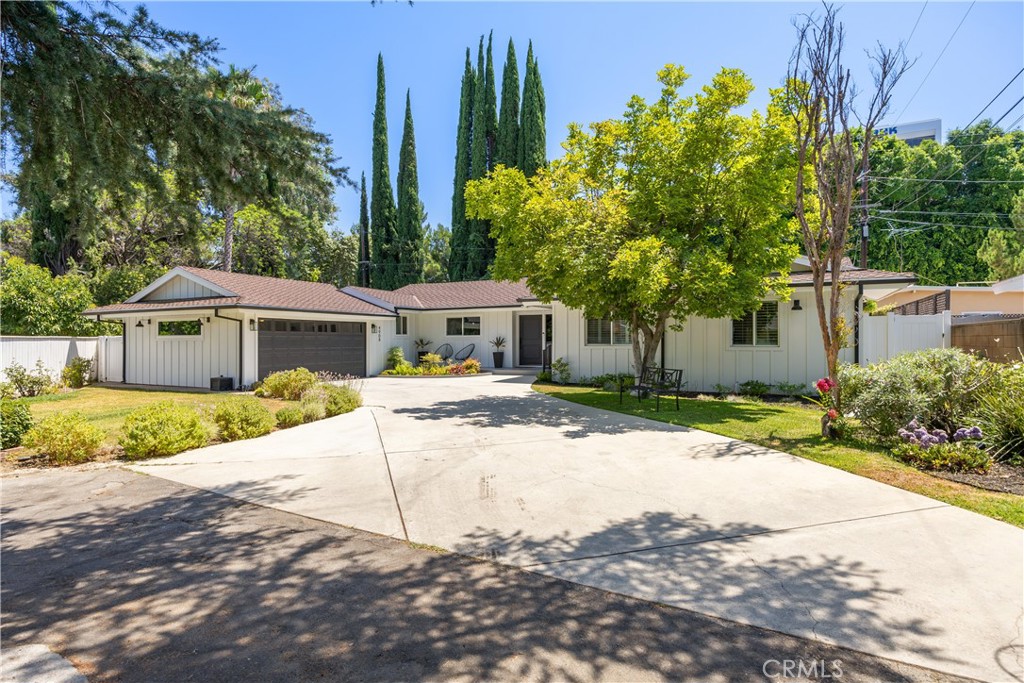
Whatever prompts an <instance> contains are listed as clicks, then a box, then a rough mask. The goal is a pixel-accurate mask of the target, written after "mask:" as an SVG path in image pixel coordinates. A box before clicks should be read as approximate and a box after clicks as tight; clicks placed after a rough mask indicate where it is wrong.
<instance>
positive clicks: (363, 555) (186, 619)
mask: <svg viewBox="0 0 1024 683" xmlns="http://www.w3.org/2000/svg"><path fill="white" fill-rule="evenodd" d="M106 472H107V474H106V475H102V474H100V475H98V474H96V472H95V471H93V472H91V473H90V472H85V473H81V472H79V473H75V472H62V473H59V475H58V474H48V475H46V477H41V478H37V479H35V481H32V482H29V481H22V482H17V481H16V482H14V483H13V485H12V486H10V487H9V488H8V489H7V490H5V494H6V495H5V497H6V500H5V522H6V524H5V533H4V536H3V554H2V562H3V600H4V612H5V624H4V629H3V638H4V645H5V646H6V645H13V644H19V643H29V642H45V643H47V644H49V645H51V646H52V647H54V648H55V649H57V650H58V651H59V652H60V653H61V654H63V655H65V656H68V657H70V658H71V659H72V661H73V662H75V663H76V664H78V665H79V666H80V667H81V668H82V670H83V672H84V673H86V674H87V675H88V676H89V677H90V680H93V681H108V680H120V681H157V680H239V681H241V680H261V681H295V680H309V679H313V678H324V679H329V680H346V679H347V680H412V679H437V678H445V679H451V678H457V677H458V678H467V679H476V680H480V679H483V680H486V679H501V678H503V679H516V680H523V679H532V680H539V681H555V680H559V681H562V680H564V681H584V680H594V679H598V678H602V677H603V678H613V679H626V680H628V679H637V678H639V677H649V676H650V675H652V674H653V675H654V676H656V677H660V678H668V679H673V680H681V679H709V678H713V677H717V678H723V677H724V678H726V679H729V680H738V679H741V678H742V679H751V680H753V679H759V678H761V666H762V664H763V663H764V662H765V661H766V660H767V659H783V658H803V659H806V660H812V659H814V660H817V659H832V658H836V657H840V658H842V659H843V660H844V662H845V663H846V665H847V666H846V668H844V671H847V672H848V673H847V676H848V679H856V678H857V677H862V678H864V679H870V680H890V681H897V680H909V679H911V678H912V677H913V676H912V675H910V674H908V673H907V671H906V669H905V668H903V667H901V666H900V665H898V664H894V663H892V662H887V661H884V660H878V659H872V658H867V657H864V656H862V655H857V654H854V653H849V652H845V651H842V650H839V649H836V648H832V647H830V646H827V645H823V644H822V643H818V642H812V641H804V640H800V639H796V638H792V637H789V636H785V635H782V634H779V633H774V632H769V631H764V630H759V629H753V628H748V627H744V626H738V625H736V624H730V623H727V622H722V621H719V620H716V619H712V618H709V617H704V616H701V615H698V614H693V613H689V612H685V611H679V610H674V609H664V608H659V607H656V606H653V605H651V604H649V603H643V602H639V601H635V600H630V599H627V598H623V597H620V596H617V595H611V594H608V593H604V592H601V591H595V590H591V589H587V588H582V587H580V586H576V585H573V584H570V583H564V582H562V581H558V580H556V579H553V578H548V577H542V576H538V575H534V574H530V573H524V572H517V571H508V570H505V569H503V568H501V567H499V566H496V565H492V564H488V563H481V562H475V561H472V560H468V559H466V558H462V557H459V556H455V555H439V554H435V553H430V552H424V551H415V550H412V549H409V548H406V547H404V546H402V545H401V544H399V543H398V542H395V541H392V540H390V539H384V538H381V537H376V536H372V535H368V534H361V533H358V532H353V531H349V530H346V529H342V528H339V527H334V526H331V525H327V524H321V523H318V522H313V521H310V520H306V519H303V518H300V517H295V516H292V515H287V514H284V513H279V512H276V511H273V510H267V509H263V508H258V507H255V506H251V505H247V504H245V503H239V502H236V501H233V500H231V499H229V498H224V497H222V496H217V495H214V494H210V493H205V492H201V491H195V490H191V489H185V488H182V487H177V486H175V485H172V484H169V483H167V482H163V481H162V480H159V479H153V478H146V477H138V476H137V475H132V474H129V473H126V472H116V471H111V470H107V471H106ZM104 476H105V477H107V479H110V478H117V479H118V481H115V482H112V483H111V482H108V483H105V484H104V483H103V482H104V480H103V477H104ZM62 477H69V478H71V479H72V480H73V484H72V485H71V486H69V484H68V480H67V479H63V480H61V478H62ZM79 480H81V481H79ZM48 482H49V484H48ZM54 482H61V483H60V484H59V485H58V484H57V483H54ZM48 485H49V486H50V487H51V488H50V489H49V490H48V489H47V488H46V487H47V486H48ZM96 486H100V488H94V487H96ZM61 487H63V488H61ZM90 489H91V490H90ZM666 527H678V528H680V529H681V530H682V531H681V532H680V533H681V536H680V538H681V539H686V538H697V537H699V536H701V535H702V534H712V533H713V534H722V533H755V532H756V531H757V530H758V527H756V526H751V525H741V526H734V527H729V528H714V527H713V526H711V525H709V524H708V523H707V522H706V521H705V520H702V519H700V518H686V519H680V518H674V517H671V516H665V515H645V516H643V517H641V518H639V519H632V520H623V521H621V522H619V523H617V524H614V525H611V526H610V527H608V528H607V529H604V530H602V531H600V532H598V533H596V534H593V535H591V536H589V537H586V538H584V539H583V540H581V541H573V540H570V539H568V538H564V537H559V538H554V539H545V540H544V541H541V542H546V543H552V544H556V545H559V546H560V547H563V548H566V549H569V550H572V551H575V552H577V553H579V554H591V553H593V552H594V551H595V550H598V549H600V548H604V547H607V545H608V544H609V543H623V542H628V543H633V544H642V543H643V542H644V541H645V539H648V538H653V537H655V536H657V535H659V534H660V533H661V532H663V531H664V530H665V528H666ZM474 541H475V542H476V543H478V544H483V545H487V546H492V545H493V546H500V547H501V548H503V549H505V552H509V551H512V550H514V549H515V548H517V547H527V546H530V545H532V544H534V543H535V542H537V539H534V540H530V539H522V538H517V537H507V536H506V537H503V536H501V535H499V534H497V533H496V532H481V533H480V534H479V535H478V537H477V538H476V539H474ZM736 543H742V541H737V542H736ZM663 561H665V562H668V563H671V565H672V566H674V568H675V572H674V574H673V576H675V577H679V576H683V575H684V574H683V573H680V571H679V570H680V569H682V568H683V567H684V566H685V567H688V571H686V572H685V576H687V577H689V578H687V579H686V581H685V582H684V583H678V578H676V579H672V580H671V581H672V585H671V586H667V587H668V588H671V589H672V590H674V591H676V592H677V593H679V592H682V593H686V594H690V595H692V596H694V597H695V598H696V597H703V598H704V599H712V598H714V599H718V600H720V601H726V602H727V603H729V604H731V605H734V606H735V607H736V608H737V609H740V608H742V609H745V610H747V611H748V612H752V613H753V614H754V615H755V616H757V617H758V618H769V617H771V615H772V612H773V611H776V610H787V609H793V608H794V607H793V606H792V605H789V604H785V603H783V604H779V603H772V602H769V601H768V600H766V596H767V595H774V594H775V593H774V591H776V588H777V586H778V585H779V584H780V583H784V584H786V586H788V587H790V590H794V589H796V590H814V591H818V592H819V593H820V594H821V595H822V596H823V599H822V600H821V603H822V604H821V606H820V607H819V609H820V610H822V611H819V612H816V614H820V615H821V616H820V617H819V618H818V620H819V621H820V622H821V623H822V624H823V625H827V626H830V627H834V628H836V629H839V633H853V632H858V633H868V634H870V635H871V636H872V637H874V638H877V639H881V640H885V639H891V642H893V643H896V644H898V643H899V642H901V639H902V638H903V637H904V636H903V635H901V629H902V630H906V632H907V633H921V632H925V631H927V627H926V626H925V625H923V624H922V623H920V622H918V621H915V620H906V621H905V622H899V623H889V622H886V621H884V620H882V619H880V618H879V617H876V616H873V614H872V612H871V605H873V604H874V603H875V602H876V601H878V600H880V599H883V598H884V597H885V596H887V595H888V593H889V592H890V591H888V590H887V589H886V587H885V586H882V585H880V583H879V581H878V579H877V578H876V577H874V574H873V572H872V571H871V569H870V568H868V567H864V566H861V565H858V564H855V563H850V562H848V561H845V560H844V559H843V558H842V557H827V556H824V555H822V556H811V555H808V556H806V557H790V558H785V560H780V561H777V562H771V563H769V564H767V565H762V566H754V565H753V564H752V563H748V564H743V565H739V566H736V565H733V564H731V563H728V562H726V557H725V555H724V550H722V547H721V546H711V545H709V546H707V547H703V546H699V547H698V548H697V551H696V552H693V553H691V554H690V555H689V556H688V557H686V558H685V559H684V558H683V557H681V556H680V557H674V556H671V555H669V556H666V557H665V558H664V560H663ZM632 566H633V565H631V564H630V563H622V564H620V565H619V567H618V568H616V567H611V568H604V569H599V566H598V565H584V564H579V565H573V567H574V568H573V569H572V570H571V572H570V571H567V572H566V573H567V574H570V573H573V572H575V576H574V578H575V579H576V580H582V581H587V582H591V583H595V584H601V583H607V584H609V586H608V587H611V588H614V587H615V586H616V585H619V587H622V586H625V587H628V588H629V589H630V590H641V589H643V588H644V586H643V582H644V579H642V578H641V576H640V575H634V574H633V573H632V570H631V567H632ZM567 568H568V565H567ZM612 579H614V580H612ZM662 581H669V579H667V578H666V579H662ZM732 591H735V593H734V594H733V593H732ZM796 609H802V607H799V608H796ZM797 618H801V617H799V616H798V617H797ZM805 618H807V619H809V618H810V617H809V616H807V617H805ZM852 662H856V666H853V664H852ZM723 672H724V673H723Z"/></svg>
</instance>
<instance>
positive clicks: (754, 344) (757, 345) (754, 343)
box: [729, 301, 782, 351]
mask: <svg viewBox="0 0 1024 683" xmlns="http://www.w3.org/2000/svg"><path fill="white" fill-rule="evenodd" d="M767 305H771V306H774V307H775V321H776V325H778V329H777V330H776V342H775V343H774V344H770V343H768V342H759V341H758V340H757V321H758V318H760V317H761V314H762V312H764V310H765V306H767ZM747 315H749V316H751V319H750V323H751V343H750V344H737V343H735V339H736V337H735V333H734V331H735V326H736V322H737V320H741V318H734V319H732V320H731V321H729V348H730V349H763V350H766V351H768V350H772V351H777V350H779V349H781V348H782V308H781V307H780V306H779V302H778V301H763V302H761V307H760V308H759V309H757V310H756V311H751V312H750V313H747ZM743 317H744V318H745V317H746V316H743Z"/></svg>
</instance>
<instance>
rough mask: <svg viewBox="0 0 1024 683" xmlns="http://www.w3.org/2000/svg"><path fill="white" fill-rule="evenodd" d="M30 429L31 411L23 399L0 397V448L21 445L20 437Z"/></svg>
mask: <svg viewBox="0 0 1024 683" xmlns="http://www.w3.org/2000/svg"><path fill="white" fill-rule="evenodd" d="M30 429H32V413H31V412H29V409H28V404H27V403H25V402H24V401H14V400H12V399H9V398H3V399H0V448H14V447H15V446H19V445H21V437H22V436H23V435H24V434H25V432H27V431H28V430H30Z"/></svg>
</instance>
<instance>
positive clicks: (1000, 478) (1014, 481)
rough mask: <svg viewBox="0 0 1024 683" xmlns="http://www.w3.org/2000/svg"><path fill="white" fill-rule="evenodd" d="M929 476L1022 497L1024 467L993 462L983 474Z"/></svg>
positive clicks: (945, 473) (952, 473) (940, 474)
mask: <svg viewBox="0 0 1024 683" xmlns="http://www.w3.org/2000/svg"><path fill="white" fill-rule="evenodd" d="M929 474H934V475H935V476H936V477H942V478H943V479H949V480H951V481H957V482H960V483H961V484H969V485H971V486H975V487H977V488H979V489H988V490H989V491H999V492H1000V493H1013V494H1016V495H1018V496H1024V467H1015V466H1013V465H1004V464H1002V463H998V462H994V463H992V466H991V467H989V469H988V472H986V473H985V474H972V473H968V472H930V473H929Z"/></svg>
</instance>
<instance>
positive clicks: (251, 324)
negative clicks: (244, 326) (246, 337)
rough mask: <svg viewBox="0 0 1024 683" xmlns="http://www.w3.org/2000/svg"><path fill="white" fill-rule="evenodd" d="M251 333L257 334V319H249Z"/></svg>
mask: <svg viewBox="0 0 1024 683" xmlns="http://www.w3.org/2000/svg"><path fill="white" fill-rule="evenodd" d="M249 331H250V332H255V331H256V319H255V318H249Z"/></svg>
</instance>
